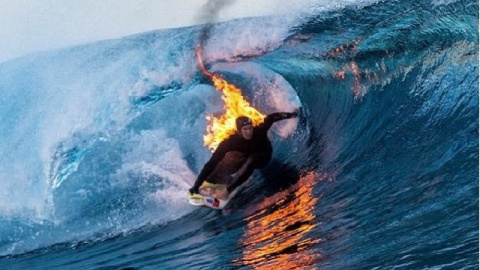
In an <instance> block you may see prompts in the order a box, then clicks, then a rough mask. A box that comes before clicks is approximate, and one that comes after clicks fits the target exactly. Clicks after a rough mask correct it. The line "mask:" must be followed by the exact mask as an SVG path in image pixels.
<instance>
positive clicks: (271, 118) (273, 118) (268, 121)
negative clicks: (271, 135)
mask: <svg viewBox="0 0 480 270" xmlns="http://www.w3.org/2000/svg"><path fill="white" fill-rule="evenodd" d="M297 116H298V112H291V113H289V112H276V113H271V114H269V115H267V117H265V119H264V120H263V123H262V124H261V125H260V127H261V128H263V129H266V130H269V129H270V128H271V127H272V125H273V123H275V122H277V121H280V120H284V119H289V118H294V117H297Z"/></svg>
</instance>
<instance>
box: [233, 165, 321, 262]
mask: <svg viewBox="0 0 480 270" xmlns="http://www.w3.org/2000/svg"><path fill="white" fill-rule="evenodd" d="M325 178H326V175H325V174H319V173H315V172H310V173H307V174H305V175H304V176H302V177H301V178H300V179H299V181H298V182H297V184H295V185H294V186H292V187H290V188H289V189H288V190H285V191H283V192H279V193H277V194H275V195H274V196H271V197H269V198H267V199H265V200H264V201H263V202H262V203H261V204H260V205H258V206H257V207H256V208H257V209H262V210H261V211H259V212H258V213H255V214H253V215H250V216H248V217H247V218H246V219H245V220H246V221H247V222H248V224H247V226H246V231H245V233H244V235H243V237H242V238H241V240H240V243H241V245H242V246H243V247H244V251H243V257H242V258H241V259H237V260H235V261H234V263H235V264H236V265H248V266H251V267H253V268H254V269H274V268H277V269H298V268H300V269H302V268H305V269H307V268H311V267H312V265H314V264H315V263H316V262H319V261H320V260H321V259H322V255H320V254H318V253H315V251H314V250H313V249H312V248H310V247H311V246H312V245H315V244H317V243H319V242H321V239H315V238H312V237H308V235H307V234H308V232H310V231H312V230H313V229H314V228H315V227H316V226H317V225H318V224H317V223H315V213H314V209H315V205H316V203H317V201H318V198H316V197H314V194H313V187H314V185H315V183H317V182H318V181H319V180H323V179H325Z"/></svg>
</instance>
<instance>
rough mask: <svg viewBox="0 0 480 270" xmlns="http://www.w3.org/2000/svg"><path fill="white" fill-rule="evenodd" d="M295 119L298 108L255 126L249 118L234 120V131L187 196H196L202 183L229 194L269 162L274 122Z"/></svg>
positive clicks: (273, 116) (223, 142)
mask: <svg viewBox="0 0 480 270" xmlns="http://www.w3.org/2000/svg"><path fill="white" fill-rule="evenodd" d="M297 116H298V109H297V110H295V111H294V112H291V113H288V112H277V113H272V114H269V115H267V116H266V117H265V119H264V121H263V123H262V124H260V125H259V126H257V127H253V125H252V120H251V119H250V118H248V117H246V116H240V117H238V118H237V119H236V121H235V124H236V128H237V132H236V133H235V134H233V135H231V136H230V137H228V138H227V139H225V140H224V141H222V142H221V143H220V144H219V145H218V147H217V149H216V150H215V152H214V153H213V154H212V157H211V158H210V160H209V161H208V162H207V163H206V164H205V166H204V167H203V169H202V171H201V172H200V174H199V175H198V178H197V180H196V181H195V184H194V185H193V186H192V187H191V188H190V190H189V191H190V193H191V194H198V193H199V188H200V186H201V185H202V184H203V182H204V181H205V180H208V182H210V183H214V184H224V185H227V192H228V193H231V192H232V191H233V190H235V188H237V187H238V186H240V185H241V184H243V183H244V182H245V181H246V180H247V179H248V178H249V177H250V175H252V173H253V170H254V169H260V168H263V167H265V166H267V164H268V163H269V162H270V159H271V158H272V152H273V148H272V143H271V142H270V140H269V138H268V134H267V133H268V130H269V129H270V127H271V126H272V125H273V123H275V122H277V121H280V120H284V119H289V118H293V117H297Z"/></svg>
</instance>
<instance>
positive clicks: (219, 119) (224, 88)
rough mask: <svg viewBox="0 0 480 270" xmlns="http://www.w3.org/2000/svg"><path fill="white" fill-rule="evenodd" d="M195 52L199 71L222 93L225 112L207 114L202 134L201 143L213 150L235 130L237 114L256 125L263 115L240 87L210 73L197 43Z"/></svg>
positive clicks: (259, 122) (260, 121)
mask: <svg viewBox="0 0 480 270" xmlns="http://www.w3.org/2000/svg"><path fill="white" fill-rule="evenodd" d="M195 54H196V56H197V61H198V67H199V69H200V71H201V72H202V74H203V75H205V76H206V77H208V78H209V79H210V80H211V81H212V83H213V86H214V87H215V89H217V91H220V92H221V93H222V100H223V101H224V102H225V106H224V109H225V112H224V113H223V114H222V115H218V116H214V115H208V116H207V120H208V125H207V134H206V135H205V136H203V143H204V144H205V146H207V147H208V148H209V149H210V150H212V151H214V150H215V149H216V148H217V146H218V145H219V144H220V143H221V142H222V141H223V140H224V139H226V138H227V137H229V136H230V135H232V134H234V133H235V132H236V127H235V119H236V118H237V117H238V116H242V115H244V116H248V117H249V118H250V119H252V122H253V125H254V126H257V125H259V124H261V123H262V122H263V119H264V118H265V115H264V114H262V113H261V112H259V111H258V110H257V109H255V108H254V107H252V106H251V105H250V103H249V102H248V101H247V100H246V99H245V97H243V96H242V91H241V90H240V88H238V87H236V86H235V85H233V84H231V83H229V82H227V80H225V79H224V78H222V76H220V75H219V74H216V73H211V72H209V71H208V70H207V69H206V68H205V65H204V63H203V57H202V48H201V46H200V45H197V47H196V50H195Z"/></svg>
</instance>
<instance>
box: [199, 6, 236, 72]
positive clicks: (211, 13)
mask: <svg viewBox="0 0 480 270" xmlns="http://www.w3.org/2000/svg"><path fill="white" fill-rule="evenodd" d="M233 3H235V0H209V1H208V2H207V3H206V4H205V5H204V6H203V7H202V9H201V12H200V14H199V16H198V21H200V22H202V23H205V24H204V26H203V27H202V29H201V30H200V36H199V40H198V42H197V53H200V55H199V56H200V59H199V61H201V62H202V63H199V64H201V65H202V66H203V55H201V53H202V52H203V47H204V45H205V43H206V42H207V40H208V39H209V38H210V34H211V31H212V28H213V23H215V22H216V21H217V19H218V14H219V12H220V11H221V10H222V9H223V8H224V7H227V6H230V5H232V4H233Z"/></svg>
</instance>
